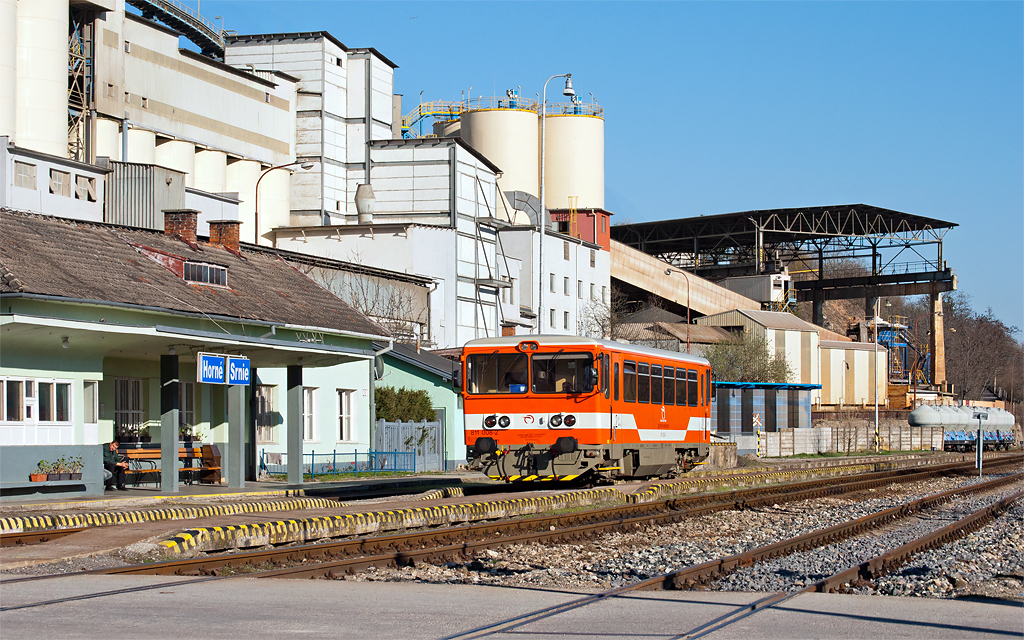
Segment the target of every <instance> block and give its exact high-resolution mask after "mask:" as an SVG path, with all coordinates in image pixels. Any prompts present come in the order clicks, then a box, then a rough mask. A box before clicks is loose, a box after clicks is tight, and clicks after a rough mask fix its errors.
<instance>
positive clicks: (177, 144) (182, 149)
mask: <svg viewBox="0 0 1024 640" xmlns="http://www.w3.org/2000/svg"><path fill="white" fill-rule="evenodd" d="M155 162H156V164H158V165H160V166H161V167H167V168H168V169H174V170H175V171H180V172H182V173H184V174H185V186H186V187H191V186H192V183H193V182H194V181H195V175H196V145H194V144H192V143H191V142H186V141H184V140H165V141H164V142H161V143H160V144H158V145H157V146H156V160H155Z"/></svg>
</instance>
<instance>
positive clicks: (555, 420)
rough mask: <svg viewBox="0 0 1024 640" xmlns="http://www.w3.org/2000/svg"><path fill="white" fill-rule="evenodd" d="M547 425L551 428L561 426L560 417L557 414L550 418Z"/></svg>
mask: <svg viewBox="0 0 1024 640" xmlns="http://www.w3.org/2000/svg"><path fill="white" fill-rule="evenodd" d="M548 424H550V425H551V426H552V427H560V426H562V416H561V415H559V414H555V415H553V416H551V419H550V420H548Z"/></svg>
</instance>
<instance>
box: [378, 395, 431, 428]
mask: <svg viewBox="0 0 1024 640" xmlns="http://www.w3.org/2000/svg"><path fill="white" fill-rule="evenodd" d="M373 393H374V406H375V407H376V409H377V419H378V420H386V421H387V422H396V421H398V420H401V421H403V422H409V421H412V422H419V421H420V420H431V421H432V420H434V419H435V418H436V415H435V414H434V407H433V405H432V404H431V402H430V396H429V395H427V392H426V391H422V390H419V391H416V390H413V389H406V388H405V387H402V388H399V389H395V388H394V387H377V388H376V389H375V390H374V392H373Z"/></svg>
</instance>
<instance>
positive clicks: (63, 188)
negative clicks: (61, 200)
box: [50, 169, 71, 198]
mask: <svg viewBox="0 0 1024 640" xmlns="http://www.w3.org/2000/svg"><path fill="white" fill-rule="evenodd" d="M50 193H52V194H54V195H57V196H65V197H68V198H70V197H71V173H70V172H68V171H61V170H60V169H50Z"/></svg>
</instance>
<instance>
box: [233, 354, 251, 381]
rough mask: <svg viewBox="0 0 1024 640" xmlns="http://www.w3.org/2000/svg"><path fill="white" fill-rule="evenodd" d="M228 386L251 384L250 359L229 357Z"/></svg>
mask: <svg viewBox="0 0 1024 640" xmlns="http://www.w3.org/2000/svg"><path fill="white" fill-rule="evenodd" d="M228 384H249V358H242V357H239V356H228Z"/></svg>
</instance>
